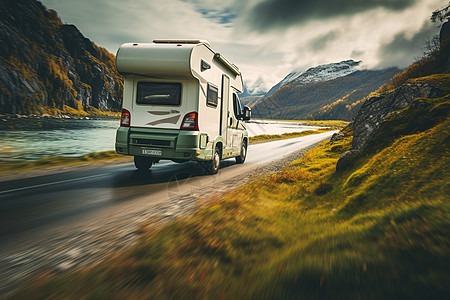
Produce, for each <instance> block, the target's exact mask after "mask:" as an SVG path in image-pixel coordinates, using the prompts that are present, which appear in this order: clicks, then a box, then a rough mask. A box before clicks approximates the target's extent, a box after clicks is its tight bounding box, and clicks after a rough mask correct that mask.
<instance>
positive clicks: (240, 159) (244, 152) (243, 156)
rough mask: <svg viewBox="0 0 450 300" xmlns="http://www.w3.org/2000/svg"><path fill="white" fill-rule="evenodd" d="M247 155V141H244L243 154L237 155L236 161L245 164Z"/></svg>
mask: <svg viewBox="0 0 450 300" xmlns="http://www.w3.org/2000/svg"><path fill="white" fill-rule="evenodd" d="M246 157H247V141H244V142H242V146H241V154H240V155H239V156H236V163H238V164H243V163H244V161H245V158H246Z"/></svg>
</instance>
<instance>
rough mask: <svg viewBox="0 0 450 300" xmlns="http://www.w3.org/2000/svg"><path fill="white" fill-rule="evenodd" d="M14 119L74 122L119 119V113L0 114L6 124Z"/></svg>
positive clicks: (0, 118)
mask: <svg viewBox="0 0 450 300" xmlns="http://www.w3.org/2000/svg"><path fill="white" fill-rule="evenodd" d="M14 119H74V120H100V119H120V112H111V111H106V112H103V111H98V112H95V113H87V112H86V113H85V114H80V113H76V114H70V113H57V114H48V113H44V114H31V115H21V114H0V120H1V121H4V122H7V121H10V120H14Z"/></svg>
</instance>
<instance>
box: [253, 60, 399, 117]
mask: <svg viewBox="0 0 450 300" xmlns="http://www.w3.org/2000/svg"><path fill="white" fill-rule="evenodd" d="M397 72H398V69H396V68H391V69H386V70H381V71H356V72H354V73H352V74H350V75H347V76H344V77H339V78H336V79H333V80H329V81H325V82H319V83H311V84H307V85H302V86H296V84H295V81H294V82H291V83H290V84H287V85H285V86H283V87H282V88H280V89H279V90H277V91H276V92H275V93H274V94H272V95H271V96H269V97H267V98H266V99H264V100H262V101H260V102H258V103H257V104H256V105H255V106H254V107H253V115H254V116H255V117H258V118H271V119H285V120H289V119H305V118H306V119H324V120H337V119H343V120H350V119H351V117H352V116H353V114H354V113H355V111H356V110H357V109H358V108H359V105H360V102H359V100H361V99H363V98H364V97H366V96H367V95H369V94H370V93H371V92H373V91H375V90H377V89H378V88H379V87H380V86H381V85H382V84H384V83H385V82H387V81H389V79H390V78H391V77H392V76H394V75H395V74H396V73H397Z"/></svg>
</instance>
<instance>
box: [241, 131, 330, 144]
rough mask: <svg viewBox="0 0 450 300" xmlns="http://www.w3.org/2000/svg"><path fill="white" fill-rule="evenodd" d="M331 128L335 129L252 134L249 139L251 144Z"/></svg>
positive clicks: (309, 133)
mask: <svg viewBox="0 0 450 300" xmlns="http://www.w3.org/2000/svg"><path fill="white" fill-rule="evenodd" d="M330 130H334V129H331V128H323V129H322V128H321V129H317V130H305V131H301V132H290V133H283V134H261V135H256V136H251V137H250V138H249V140H250V144H254V143H260V142H269V141H276V140H284V139H292V138H296V137H301V136H307V135H311V134H316V133H322V132H327V131H330Z"/></svg>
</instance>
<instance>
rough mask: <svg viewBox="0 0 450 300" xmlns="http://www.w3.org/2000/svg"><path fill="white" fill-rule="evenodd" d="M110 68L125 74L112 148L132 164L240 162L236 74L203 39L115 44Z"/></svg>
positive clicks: (241, 111) (242, 135)
mask: <svg viewBox="0 0 450 300" xmlns="http://www.w3.org/2000/svg"><path fill="white" fill-rule="evenodd" d="M116 66H117V70H118V71H119V73H120V74H121V75H122V76H123V77H124V79H125V80H124V95H123V106H122V117H121V121H120V128H119V129H118V130H117V134H116V152H117V153H119V154H124V155H131V156H134V164H135V166H136V168H138V169H141V170H142V169H148V168H150V167H151V166H152V164H154V163H157V162H159V160H161V159H168V160H172V161H175V162H185V161H190V160H194V161H199V162H200V163H201V165H202V166H204V168H205V170H206V171H207V172H208V173H210V174H215V173H217V172H218V170H219V168H220V161H221V160H222V159H227V158H235V159H236V162H237V163H243V162H244V161H245V157H246V155H247V146H248V133H247V130H246V128H245V124H244V123H243V121H245V120H249V119H250V113H251V111H250V109H249V108H248V107H242V105H241V103H240V101H239V97H238V95H237V94H238V93H241V92H242V91H243V82H242V76H241V72H240V71H239V69H238V68H237V67H236V66H235V65H234V64H232V63H230V62H229V61H228V60H226V59H225V57H223V56H222V55H221V54H220V53H216V52H214V51H213V50H212V49H211V48H210V44H209V43H208V42H207V41H203V40H154V41H153V43H127V44H123V45H122V46H120V48H119V50H118V51H117V56H116Z"/></svg>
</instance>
